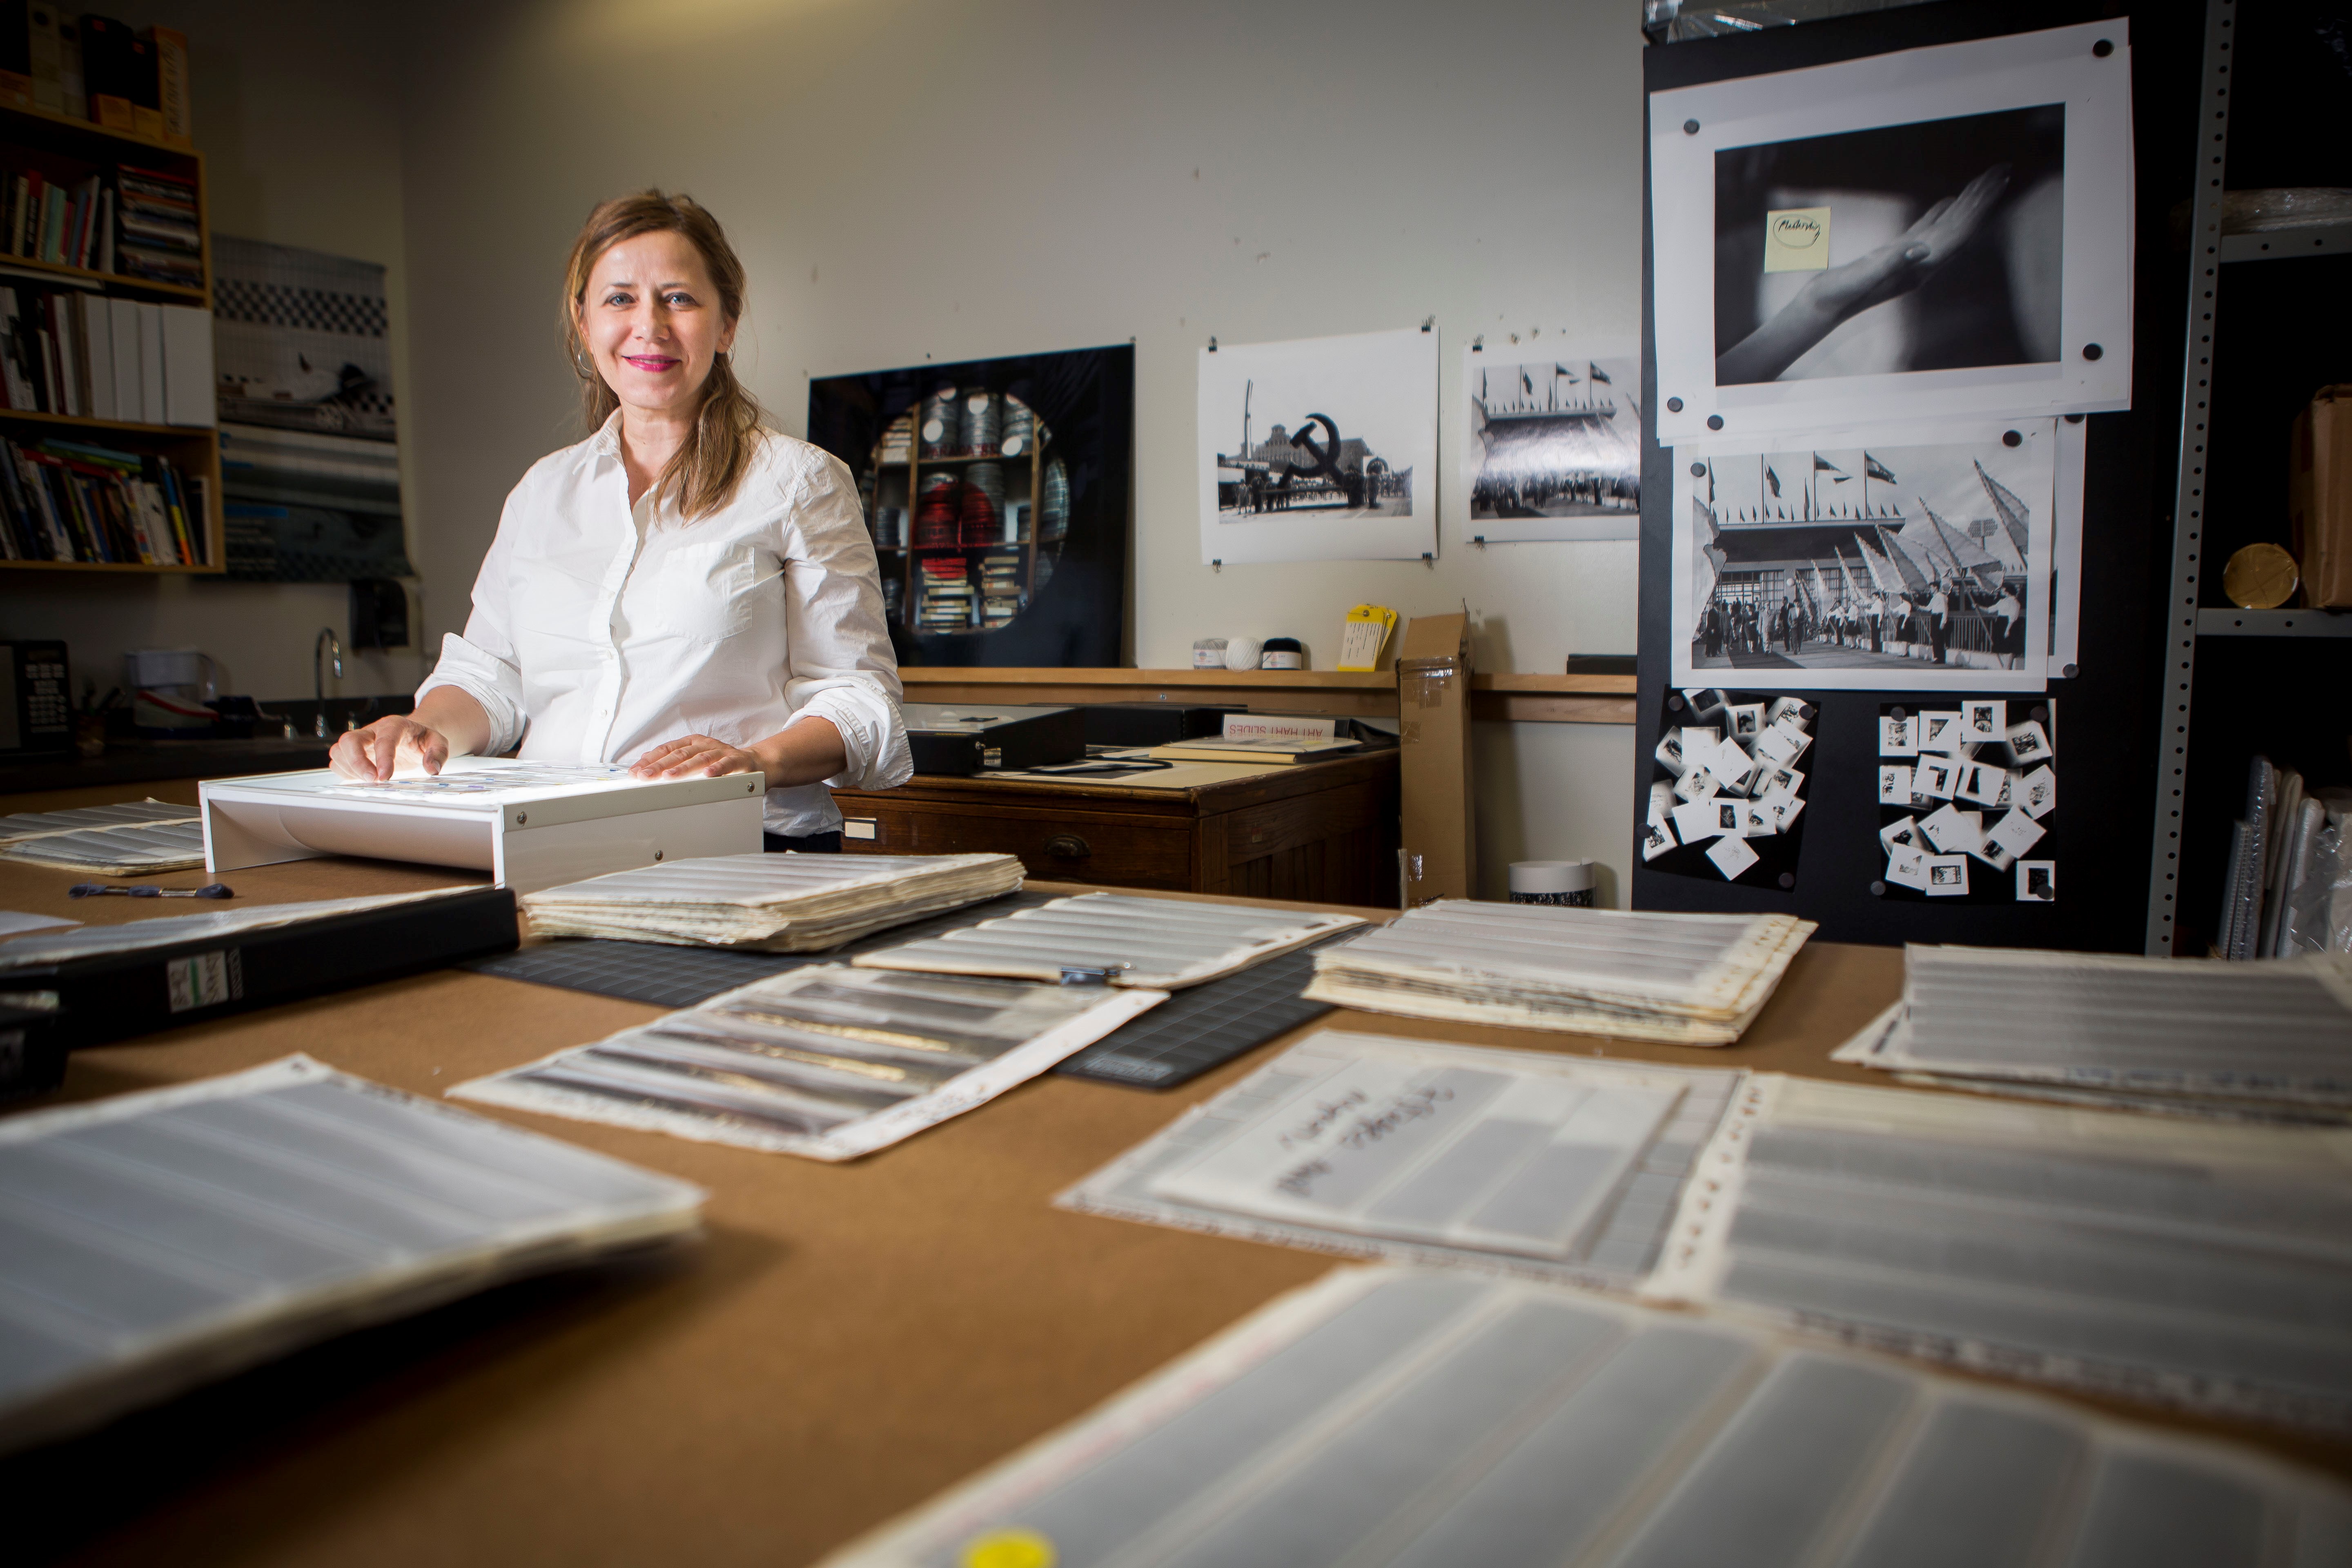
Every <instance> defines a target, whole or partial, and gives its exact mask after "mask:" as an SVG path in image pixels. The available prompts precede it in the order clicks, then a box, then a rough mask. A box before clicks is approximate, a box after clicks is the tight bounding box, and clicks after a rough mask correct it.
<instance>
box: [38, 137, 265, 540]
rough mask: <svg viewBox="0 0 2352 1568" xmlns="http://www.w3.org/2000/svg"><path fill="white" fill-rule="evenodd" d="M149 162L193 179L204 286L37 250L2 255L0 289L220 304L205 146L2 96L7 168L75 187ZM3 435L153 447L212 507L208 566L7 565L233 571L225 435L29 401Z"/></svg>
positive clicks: (206, 533) (208, 509)
mask: <svg viewBox="0 0 2352 1568" xmlns="http://www.w3.org/2000/svg"><path fill="white" fill-rule="evenodd" d="M126 163H127V164H129V165H131V167H133V168H143V169H149V170H152V171H153V172H155V173H157V174H169V175H173V176H175V177H177V178H180V179H184V180H187V181H189V182H191V183H193V184H194V186H195V190H196V226H197V231H198V233H199V234H200V235H201V236H202V237H203V249H202V252H201V254H200V256H199V266H200V268H201V270H202V277H203V282H202V283H201V284H195V285H191V284H184V283H173V282H165V281H163V280H160V279H149V278H131V277H126V276H124V275H122V274H121V273H115V272H100V271H95V270H93V269H91V268H86V267H73V266H68V265H65V264H62V263H58V262H54V261H44V260H38V259H36V258H31V257H23V256H13V255H8V254H5V253H0V287H21V288H40V287H43V286H44V285H47V286H49V287H51V288H53V289H78V290H79V291H81V292H83V293H86V294H91V295H97V296H102V297H106V298H119V299H126V300H140V301H142V302H143V303H147V304H171V305H191V306H194V307H197V308H199V309H202V310H210V309H211V308H212V303H213V289H212V281H213V257H212V222H211V208H210V192H209V190H208V189H207V186H206V184H205V159H204V154H203V153H198V152H197V151H196V150H195V149H194V148H193V147H183V146H180V145H177V144H175V143H173V142H163V141H158V140H156V139H155V138H153V137H148V136H140V135H135V134H133V133H131V132H125V131H114V130H110V129H109V128H107V127H106V126H103V125H98V124H94V123H92V122H90V121H82V120H76V119H73V118H71V117H70V116H68V115H63V114H54V113H51V112H49V111H48V110H40V109H32V108H23V107H18V106H16V105H10V104H0V166H5V167H6V168H8V169H11V170H20V171H21V170H26V169H37V170H39V171H40V173H41V176H42V178H43V179H44V180H47V181H49V182H51V183H53V184H62V185H66V186H68V187H70V186H71V185H73V184H78V183H79V182H80V181H82V180H86V179H88V178H89V176H90V175H91V174H110V173H111V172H112V171H113V170H114V169H115V168H116V167H117V166H118V165H121V164H126ZM0 436H6V437H9V438H10V439H12V440H18V441H24V442H37V441H43V440H88V441H89V442H90V443H91V444H92V445H98V446H107V447H115V448H116V449H118V450H121V451H125V452H132V453H139V454H142V455H143V454H152V455H154V456H156V457H160V458H165V459H166V460H168V461H169V462H170V463H171V464H172V466H173V468H175V469H177V470H178V471H179V472H180V474H181V475H182V476H183V477H184V478H186V479H199V480H201V481H202V482H203V484H204V488H205V516H203V517H202V518H200V519H197V520H195V521H196V523H197V526H198V528H199V529H200V530H201V531H202V534H203V539H204V545H205V564H204V565H201V566H186V565H170V566H147V565H140V564H135V563H124V562H100V561H0V569H5V570H13V571H24V572H94V573H113V574H138V575H145V576H216V575H218V574H221V573H223V572H224V571H226V563H227V540H226V536H225V530H224V529H223V526H222V521H221V505H222V498H221V464H220V433H219V432H218V431H217V430H216V429H214V428H210V427H207V426H176V425H147V424H142V423H138V422H135V421H129V420H120V419H95V418H90V417H88V416H80V415H69V414H45V413H42V412H40V411H39V410H37V409H32V408H0Z"/></svg>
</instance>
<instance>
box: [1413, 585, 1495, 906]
mask: <svg viewBox="0 0 2352 1568" xmlns="http://www.w3.org/2000/svg"><path fill="white" fill-rule="evenodd" d="M1396 670H1397V721H1398V725H1397V738H1398V743H1399V745H1400V746H1401V748H1402V750H1401V751H1400V752H1399V754H1398V758H1397V772H1398V781H1399V784H1400V786H1401V788H1402V795H1403V809H1402V816H1403V833H1402V839H1401V842H1402V844H1403V847H1404V907H1405V908H1407V909H1409V910H1410V909H1416V908H1418V907H1420V906H1421V905H1423V904H1426V903H1429V902H1431V901H1432V900H1437V899H1466V898H1468V897H1469V896H1470V884H1471V879H1472V875H1473V870H1474V867H1475V844H1476V841H1477V839H1476V833H1475V828H1474V826H1473V824H1472V822H1471V818H1470V807H1471V794H1470V617H1469V616H1417V617H1415V618H1414V619H1413V620H1412V621H1411V622H1410V623H1408V624H1407V625H1406V626H1405V630H1404V642H1403V645H1402V647H1399V648H1398V649H1397V661H1396Z"/></svg>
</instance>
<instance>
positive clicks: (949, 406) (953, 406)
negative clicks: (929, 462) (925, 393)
mask: <svg viewBox="0 0 2352 1568" xmlns="http://www.w3.org/2000/svg"><path fill="white" fill-rule="evenodd" d="M915 433H916V434H917V435H918V436H919V437H921V438H922V443H923V456H924V457H926V458H938V457H944V456H946V455H947V454H949V453H951V452H954V451H957V450H959V449H960V448H961V447H962V445H963V411H962V409H961V407H959V406H958V404H957V398H956V389H955V388H954V387H952V386H942V387H940V389H939V390H938V391H937V392H934V393H932V394H931V395H929V397H926V398H924V399H923V409H922V418H921V419H920V420H919V421H918V422H917V424H916V426H915Z"/></svg>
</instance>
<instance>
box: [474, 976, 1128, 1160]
mask: <svg viewBox="0 0 2352 1568" xmlns="http://www.w3.org/2000/svg"><path fill="white" fill-rule="evenodd" d="M1165 1000H1167V993H1165V992H1162V991H1137V990H1111V989H1108V988H1107V987H1104V986H1099V985H1039V984H1032V983H1028V982H1023V981H1011V980H982V979H973V978H967V977H962V976H954V975H944V974H893V973H886V972H880V971H876V970H869V969H851V968H848V967H846V966H845V965H842V964H838V963H827V964H820V965H817V966H815V967H814V968H808V969H796V970H793V971H792V972H790V973H784V974H779V975H776V976H773V977H772V978H770V979H767V980H761V981H758V982H756V983H754V984H750V985H746V986H743V987H740V989H738V990H734V991H730V992H728V993H726V994H723V995H719V996H714V997H712V998H711V999H710V1000H709V1001H708V1002H705V1003H704V1004H702V1005H700V1006H699V1007H694V1008H689V1009H688V1010H687V1011H685V1012H681V1013H672V1014H670V1015H669V1016H667V1017H664V1018H657V1019H656V1020H655V1021H654V1022H652V1023H650V1024H646V1025H643V1026H639V1027H637V1028H633V1029H624V1030H622V1031H621V1032H620V1033H619V1034H616V1035H614V1036H612V1037H609V1038H606V1039H604V1040H599V1041H598V1042H596V1043H595V1044H594V1045H591V1046H581V1047H574V1048H573V1049H571V1050H565V1051H558V1052H556V1053H555V1054H554V1055H553V1056H551V1057H547V1058H542V1059H541V1060H539V1061H535V1062H531V1063H530V1064H528V1065H527V1066H524V1067H520V1068H515V1069H513V1070H512V1071H509V1072H503V1073H497V1074H493V1075H492V1076H490V1077H488V1078H483V1079H475V1080H474V1081H472V1082H471V1083H467V1084H461V1085H459V1086H458V1087H457V1089H453V1090H451V1091H450V1092H451V1093H453V1094H456V1095H458V1096H460V1097H461V1098H464V1099H467V1100H481V1101H484V1102H486V1103H489V1104H496V1105H509V1106H515V1107H518V1108H520V1109H521V1110H541V1111H547V1112H550V1113H551V1114H554V1115H557V1116H572V1117H577V1118H579V1119H581V1120H583V1121H608V1122H614V1123H616V1124H618V1125H620V1126H623V1127H641V1128H646V1129H648V1130H651V1131H660V1132H670V1133H675V1134H676V1135H677V1136H678V1137H681V1138H691V1139H694V1140H696V1141H697V1142H706V1143H734V1144H740V1145H741V1146H743V1147H746V1148H752V1149H768V1150H773V1151H775V1152H780V1153H787V1154H804V1155H807V1156H809V1157H810V1158H812V1159H818V1160H846V1159H851V1158H854V1157H856V1155H859V1154H864V1153H868V1152H872V1151H873V1150H876V1149H879V1148H882V1147H884V1146H886V1145H887V1144H891V1143H895V1142H898V1141H899V1140H900V1139H902V1138H906V1137H908V1136H910V1135H912V1134H913V1133H916V1132H919V1131H921V1130H922V1129H924V1128H926V1127H929V1126H930V1125H932V1124H933V1123H935V1122H939V1121H946V1120H947V1119H948V1118H949V1117H950V1116H955V1115H959V1114H961V1112H963V1111H966V1110H971V1109H972V1107H974V1106H976V1105H981V1104H983V1103H985V1102H986V1101H988V1100H992V1099H993V1098H995V1097H996V1096H997V1095H999V1094H1002V1093H1003V1092H1004V1090H1006V1089H1011V1088H1012V1087H1013V1086H1014V1085H1015V1084H1018V1083H1023V1082H1025V1081H1026V1080H1028V1079H1032V1078H1034V1077H1035V1076H1036V1075H1037V1074H1039V1073H1041V1072H1044V1071H1045V1070H1046V1069H1047V1068H1051V1067H1052V1066H1054V1065H1055V1063H1056V1062H1058V1061H1060V1060H1061V1059H1062V1058H1064V1057H1066V1056H1068V1055H1069V1054H1070V1053H1071V1052H1073V1051H1076V1050H1078V1049H1080V1048H1081V1047H1086V1046H1090V1045H1092V1044H1094V1043H1095V1042H1096V1041H1097V1040H1099V1039H1101V1038H1102V1037H1104V1036H1106V1035H1108V1034H1109V1033H1110V1032H1111V1031H1112V1030H1114V1029H1116V1028H1118V1026H1120V1025H1121V1024H1124V1023H1126V1022H1127V1021H1128V1020H1129V1018H1132V1017H1135V1016H1137V1015H1139V1014H1140V1013H1142V1012H1144V1011H1145V1010H1146V1009H1148V1008H1150V1007H1152V1006H1155V1005H1158V1004H1160V1002H1163V1001H1165Z"/></svg>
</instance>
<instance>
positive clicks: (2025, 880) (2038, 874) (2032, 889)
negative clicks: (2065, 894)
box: [2017, 860, 2058, 904]
mask: <svg viewBox="0 0 2352 1568" xmlns="http://www.w3.org/2000/svg"><path fill="white" fill-rule="evenodd" d="M2057 899H2058V862H2056V861H2055V860H2020V861H2019V862H2018V863H2017V901H2018V902H2019V903H2021V904H2027V903H2032V904H2048V903H2055V902H2056V901H2057Z"/></svg>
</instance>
